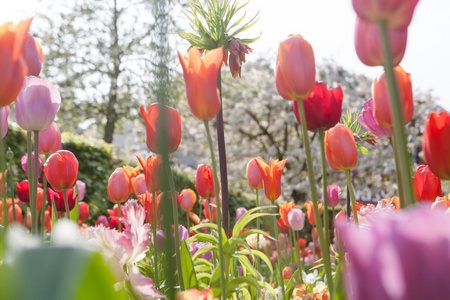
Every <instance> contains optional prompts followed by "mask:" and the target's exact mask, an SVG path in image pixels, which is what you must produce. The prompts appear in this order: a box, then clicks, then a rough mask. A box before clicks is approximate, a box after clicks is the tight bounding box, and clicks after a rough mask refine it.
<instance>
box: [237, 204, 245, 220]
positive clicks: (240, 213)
mask: <svg viewBox="0 0 450 300" xmlns="http://www.w3.org/2000/svg"><path fill="white" fill-rule="evenodd" d="M246 213H247V209H246V208H245V207H239V208H238V209H236V222H237V221H239V220H240V219H241V218H242V216H243V215H245V214H246Z"/></svg>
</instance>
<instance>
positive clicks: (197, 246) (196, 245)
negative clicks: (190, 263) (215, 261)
mask: <svg viewBox="0 0 450 300" xmlns="http://www.w3.org/2000/svg"><path fill="white" fill-rule="evenodd" d="M189 245H190V246H191V255H192V256H194V254H195V253H196V252H197V251H198V250H200V249H202V248H204V247H210V246H212V244H211V243H198V242H193V243H190V244H189ZM199 257H200V258H203V259H206V260H208V261H211V259H212V258H213V252H212V251H208V252H206V253H203V254H202V255H200V256H199Z"/></svg>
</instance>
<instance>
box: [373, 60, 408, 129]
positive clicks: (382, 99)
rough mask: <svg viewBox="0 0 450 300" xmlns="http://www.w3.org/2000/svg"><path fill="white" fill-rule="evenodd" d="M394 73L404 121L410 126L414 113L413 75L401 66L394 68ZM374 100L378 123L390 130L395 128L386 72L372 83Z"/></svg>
mask: <svg viewBox="0 0 450 300" xmlns="http://www.w3.org/2000/svg"><path fill="white" fill-rule="evenodd" d="M394 73H395V79H396V81H397V87H398V92H399V96H400V102H401V106H402V110H403V119H404V120H403V121H404V122H405V124H408V123H409V122H410V121H411V119H412V116H413V113H414V104H413V93H412V85H411V75H410V74H408V73H406V72H405V70H403V68H402V67H400V66H396V67H395V68H394ZM372 98H373V109H374V111H375V118H376V119H377V121H378V123H380V125H381V126H384V127H389V128H391V127H392V126H394V120H393V119H392V113H391V104H390V102H389V96H388V90H387V84H386V78H385V75H384V72H382V73H380V74H379V75H378V76H377V78H375V80H374V81H373V83H372Z"/></svg>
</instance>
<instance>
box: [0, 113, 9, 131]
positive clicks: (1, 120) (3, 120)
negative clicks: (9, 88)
mask: <svg viewBox="0 0 450 300" xmlns="http://www.w3.org/2000/svg"><path fill="white" fill-rule="evenodd" d="M8 115H9V106H3V107H0V124H1V125H0V127H1V133H2V138H4V137H5V136H6V133H8Z"/></svg>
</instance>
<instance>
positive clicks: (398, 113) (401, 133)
mask: <svg viewBox="0 0 450 300" xmlns="http://www.w3.org/2000/svg"><path fill="white" fill-rule="evenodd" d="M378 25H379V27H380V33H381V40H382V43H383V49H384V57H385V64H384V72H385V76H386V83H387V87H388V95H389V97H388V98H389V102H390V108H391V112H392V119H393V120H394V127H393V135H394V138H395V141H396V147H395V148H396V149H395V151H396V153H397V155H396V159H398V160H399V163H398V165H399V167H400V169H397V172H401V175H400V180H401V184H402V185H403V191H404V193H405V201H406V204H407V205H411V204H414V203H415V201H414V194H413V190H412V183H411V170H410V160H409V157H410V155H409V153H408V149H407V147H406V133H405V126H404V124H405V122H404V118H403V110H402V106H401V102H400V96H399V92H398V87H397V81H396V79H395V73H394V65H393V63H392V53H391V48H390V45H389V37H388V30H387V26H386V21H380V22H379V23H378Z"/></svg>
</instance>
